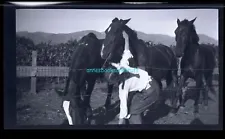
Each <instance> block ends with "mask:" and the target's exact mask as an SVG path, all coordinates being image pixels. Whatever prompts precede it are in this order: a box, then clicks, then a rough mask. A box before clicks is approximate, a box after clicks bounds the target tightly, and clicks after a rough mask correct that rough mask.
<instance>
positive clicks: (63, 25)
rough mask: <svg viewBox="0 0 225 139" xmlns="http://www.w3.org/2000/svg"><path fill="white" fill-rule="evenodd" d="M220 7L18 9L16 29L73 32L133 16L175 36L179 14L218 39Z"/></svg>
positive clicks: (148, 29) (136, 25)
mask: <svg viewBox="0 0 225 139" xmlns="http://www.w3.org/2000/svg"><path fill="white" fill-rule="evenodd" d="M218 16H219V15H218V10H217V9H161V10H153V9H151V10H150V9H149V10H106V9H102V10H101V9H99V10H97V9H92V10H91V9H90V10H87V9H17V10H16V31H17V32H18V31H28V32H47V33H72V32H76V31H82V30H96V31H99V32H103V31H104V30H105V29H106V28H107V27H108V26H109V25H110V23H111V21H112V19H114V18H115V17H118V18H119V19H128V18H131V20H130V21H129V22H128V23H127V25H128V26H129V27H130V28H132V29H134V30H137V31H142V32H144V33H148V34H165V35H169V36H174V35H175V34H174V30H175V29H176V27H177V18H179V19H180V20H183V19H185V18H186V19H188V20H192V19H194V18H195V17H197V19H196V20H195V22H194V24H195V27H196V31H197V33H198V34H205V35H208V36H210V37H212V38H214V39H216V40H218V27H219V24H218V22H219V21H218Z"/></svg>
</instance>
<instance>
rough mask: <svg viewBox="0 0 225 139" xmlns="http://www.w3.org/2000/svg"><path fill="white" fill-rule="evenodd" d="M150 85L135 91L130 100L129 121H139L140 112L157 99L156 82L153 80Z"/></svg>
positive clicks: (158, 91) (158, 90)
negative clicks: (142, 89) (145, 88)
mask: <svg viewBox="0 0 225 139" xmlns="http://www.w3.org/2000/svg"><path fill="white" fill-rule="evenodd" d="M150 84H151V87H150V88H148V89H147V90H144V91H142V92H138V93H135V94H134V95H133V98H132V99H131V102H130V107H129V113H130V114H131V117H130V118H131V123H133V122H135V121H136V122H135V123H138V122H139V123H140V120H141V117H142V116H141V115H142V113H143V112H144V111H145V110H147V109H148V108H149V107H150V106H151V105H152V104H153V103H155V102H156V101H158V99H159V94H160V88H159V85H158V83H157V82H156V81H155V80H153V81H152V82H151V83H150Z"/></svg>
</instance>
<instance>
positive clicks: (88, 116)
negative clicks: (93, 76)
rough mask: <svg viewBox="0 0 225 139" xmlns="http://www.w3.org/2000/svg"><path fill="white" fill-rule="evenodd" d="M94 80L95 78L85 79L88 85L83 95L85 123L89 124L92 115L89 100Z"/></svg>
mask: <svg viewBox="0 0 225 139" xmlns="http://www.w3.org/2000/svg"><path fill="white" fill-rule="evenodd" d="M95 81H96V80H91V81H87V84H88V86H87V90H86V93H85V95H84V107H85V111H86V123H87V124H90V122H91V118H92V116H93V112H92V108H91V105H90V100H91V93H92V91H93V89H94V85H95Z"/></svg>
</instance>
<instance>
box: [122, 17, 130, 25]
mask: <svg viewBox="0 0 225 139" xmlns="http://www.w3.org/2000/svg"><path fill="white" fill-rule="evenodd" d="M130 20H131V18H129V19H126V20H121V22H122V24H124V25H126V24H127V23H128V22H129V21H130Z"/></svg>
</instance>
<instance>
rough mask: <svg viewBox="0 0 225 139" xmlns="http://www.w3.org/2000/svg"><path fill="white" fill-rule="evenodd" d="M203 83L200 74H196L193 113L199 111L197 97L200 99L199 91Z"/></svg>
mask: <svg viewBox="0 0 225 139" xmlns="http://www.w3.org/2000/svg"><path fill="white" fill-rule="evenodd" d="M202 85H203V80H202V75H198V76H197V77H196V90H197V91H196V97H195V102H194V113H195V114H198V113H199V99H200V95H201V94H200V93H201V91H202V87H203V86H202Z"/></svg>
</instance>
